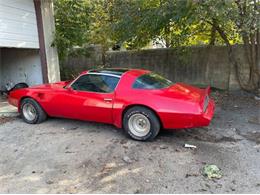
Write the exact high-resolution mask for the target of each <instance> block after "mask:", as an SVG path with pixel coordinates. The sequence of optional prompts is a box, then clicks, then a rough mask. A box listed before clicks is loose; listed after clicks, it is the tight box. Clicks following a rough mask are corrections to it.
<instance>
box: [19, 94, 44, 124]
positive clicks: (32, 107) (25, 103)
mask: <svg viewBox="0 0 260 195" xmlns="http://www.w3.org/2000/svg"><path fill="white" fill-rule="evenodd" d="M20 111H21V115H22V119H23V120H24V121H25V122H26V123H28V124H39V123H42V122H43V121H45V120H46V119H47V114H46V113H45V111H44V110H43V109H42V107H41V106H40V105H39V104H38V103H37V102H36V101H35V100H33V99H31V98H25V99H24V100H22V102H21V106H20Z"/></svg>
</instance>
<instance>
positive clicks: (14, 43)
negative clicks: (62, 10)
mask: <svg viewBox="0 0 260 195" xmlns="http://www.w3.org/2000/svg"><path fill="white" fill-rule="evenodd" d="M54 30H55V26H54V17H53V2H52V1H36V0H35V1H34V0H23V1H20V0H10V1H5V0H0V89H1V90H5V89H6V87H7V88H8V87H12V86H14V85H15V84H17V83H20V82H24V83H27V84H28V85H29V86H31V85H37V84H41V83H43V82H44V83H47V82H55V81H59V80H60V76H59V75H60V72H59V64H58V56H57V50H56V48H55V47H51V44H52V42H53V38H54V37H53V34H54V33H53V32H54Z"/></svg>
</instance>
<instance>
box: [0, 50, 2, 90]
mask: <svg viewBox="0 0 260 195" xmlns="http://www.w3.org/2000/svg"><path fill="white" fill-rule="evenodd" d="M1 51H2V50H1V48H0V89H2V57H1Z"/></svg>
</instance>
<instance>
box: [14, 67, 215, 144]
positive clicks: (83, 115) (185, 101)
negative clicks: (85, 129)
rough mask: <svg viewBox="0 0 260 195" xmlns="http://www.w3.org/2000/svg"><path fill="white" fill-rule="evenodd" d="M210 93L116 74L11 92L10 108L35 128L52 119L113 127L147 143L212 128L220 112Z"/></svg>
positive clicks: (96, 73)
mask: <svg viewBox="0 0 260 195" xmlns="http://www.w3.org/2000/svg"><path fill="white" fill-rule="evenodd" d="M209 92H210V90H209V88H207V89H199V88H196V87H193V86H189V85H186V84H183V83H172V82H171V81H169V80H167V79H165V78H163V77H162V76H159V75H157V74H155V73H153V72H151V71H148V70H140V69H119V68H118V69H115V68H114V69H100V70H89V71H85V72H83V73H81V74H80V75H79V76H78V77H77V78H76V79H75V80H73V81H71V82H58V83H53V84H44V85H39V86H33V87H29V88H23V89H18V90H15V91H11V92H10V94H9V103H10V104H12V105H14V106H16V107H18V111H19V112H20V113H21V115H22V118H23V120H24V121H25V122H27V123H30V124H36V123H41V122H43V121H44V120H46V118H47V116H50V117H63V118H70V119H79V120H86V121H95V122H101V123H109V124H113V125H115V126H116V127H118V128H122V127H123V128H124V129H125V131H126V133H127V134H128V135H129V136H130V137H132V138H133V139H136V140H143V141H144V140H151V139H153V138H155V137H156V136H157V134H158V133H159V131H160V129H162V128H164V129H180V128H191V127H201V126H207V125H209V123H210V121H211V119H212V117H213V114H214V107H215V105H214V101H213V100H212V99H210V98H209Z"/></svg>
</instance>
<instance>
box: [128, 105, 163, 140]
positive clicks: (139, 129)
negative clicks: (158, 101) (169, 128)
mask: <svg viewBox="0 0 260 195" xmlns="http://www.w3.org/2000/svg"><path fill="white" fill-rule="evenodd" d="M123 127H124V130H125V132H126V133H127V135H129V136H130V137H131V138H132V139H134V140H138V141H150V140H153V139H154V138H155V137H156V136H157V135H158V133H159V131H160V128H161V125H160V121H159V119H158V117H157V116H156V115H155V113H154V112H153V111H152V110H150V109H148V108H145V107H142V106H135V107H132V108H130V109H128V110H127V111H126V113H125V114H124V116H123Z"/></svg>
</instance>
